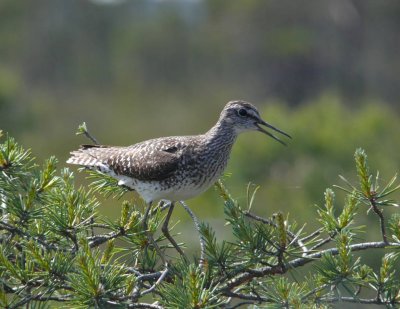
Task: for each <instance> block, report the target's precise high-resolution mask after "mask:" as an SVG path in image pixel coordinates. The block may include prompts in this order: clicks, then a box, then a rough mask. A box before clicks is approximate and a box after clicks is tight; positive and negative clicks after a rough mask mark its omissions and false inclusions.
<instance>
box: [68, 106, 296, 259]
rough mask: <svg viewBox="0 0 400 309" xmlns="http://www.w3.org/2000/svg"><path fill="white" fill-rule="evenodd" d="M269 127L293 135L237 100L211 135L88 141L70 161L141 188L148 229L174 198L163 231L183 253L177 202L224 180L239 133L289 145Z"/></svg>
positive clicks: (136, 188)
mask: <svg viewBox="0 0 400 309" xmlns="http://www.w3.org/2000/svg"><path fill="white" fill-rule="evenodd" d="M266 128H269V129H271V130H273V131H275V132H278V133H280V134H282V135H284V136H286V137H288V138H291V136H290V135H289V134H287V133H285V132H284V131H282V130H280V129H278V128H276V127H274V126H272V125H271V124H269V123H267V122H266V121H264V120H263V119H262V118H261V116H260V113H259V111H258V109H257V108H256V107H255V106H254V105H253V104H251V103H249V102H246V101H243V100H234V101H230V102H228V103H227V104H226V105H225V107H224V108H223V109H222V112H221V114H220V116H219V119H218V121H217V122H216V124H215V125H214V126H213V127H211V129H209V130H208V131H207V132H206V133H203V134H199V135H190V136H170V137H160V138H154V139H149V140H146V141H143V142H139V143H136V144H133V145H131V146H105V145H82V146H81V147H80V149H78V150H75V151H72V152H71V153H70V154H71V156H70V158H69V159H68V160H67V163H69V164H74V165H79V166H83V167H86V168H89V169H92V170H97V171H99V172H101V173H103V174H107V175H109V176H111V177H113V178H115V179H117V180H118V185H120V186H125V187H127V188H129V189H131V190H134V191H136V192H137V193H138V194H139V195H140V196H141V197H142V198H143V199H144V201H145V202H146V204H147V208H146V211H145V214H144V219H143V227H144V229H145V231H146V230H147V217H148V215H149V211H150V209H151V205H152V203H153V202H155V201H158V200H168V201H170V207H169V209H168V213H167V215H166V217H165V220H164V223H163V226H162V228H161V230H162V232H163V234H164V235H165V237H166V238H167V239H168V240H169V241H170V242H171V244H172V245H173V246H174V247H175V248H176V250H177V251H178V252H179V253H180V254H181V255H183V252H182V250H181V249H180V247H179V246H178V245H177V243H176V242H175V240H174V239H173V238H172V237H171V235H170V234H169V230H168V223H169V220H170V218H171V215H172V211H173V208H174V204H175V203H176V202H179V201H185V200H188V199H190V198H193V197H195V196H198V195H200V194H201V193H203V192H204V191H206V190H207V189H208V188H209V187H211V186H212V185H213V184H214V183H215V182H216V181H217V180H218V178H219V177H220V176H221V175H222V173H223V172H224V170H225V168H226V166H227V163H228V160H229V156H230V153H231V150H232V146H233V145H234V143H235V141H236V139H237V137H238V135H239V134H241V133H243V132H246V131H259V132H262V133H264V134H266V135H268V136H270V137H272V138H273V139H275V140H276V141H278V142H280V143H281V144H283V145H286V143H285V142H284V141H283V140H282V139H281V138H278V137H277V136H276V135H275V134H273V133H271V132H269V131H267V130H266ZM151 241H152V242H153V244H155V243H154V240H152V239H151Z"/></svg>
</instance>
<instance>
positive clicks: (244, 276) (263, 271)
mask: <svg viewBox="0 0 400 309" xmlns="http://www.w3.org/2000/svg"><path fill="white" fill-rule="evenodd" d="M387 247H396V248H400V244H399V243H385V242H383V241H382V242H366V243H359V244H354V245H350V246H349V250H351V251H361V250H366V249H372V248H376V249H377V248H387ZM338 253H339V250H338V248H330V249H326V250H322V251H320V252H316V253H312V254H309V255H307V256H305V257H301V258H297V259H294V260H292V261H290V262H289V263H287V267H285V269H282V268H281V267H280V266H279V265H277V266H272V267H271V266H266V267H262V268H257V269H247V270H246V271H244V272H243V273H241V274H239V275H237V276H235V277H234V278H232V279H230V280H229V281H228V282H227V283H226V284H225V285H224V286H222V287H221V288H220V289H219V290H220V291H229V290H231V289H233V288H235V287H237V286H239V285H241V284H243V283H245V282H248V281H250V280H252V279H253V278H257V277H264V276H266V275H273V274H278V273H283V272H286V271H287V270H288V269H292V268H296V267H300V266H303V265H305V264H308V263H310V262H312V261H314V260H315V259H319V258H321V257H322V256H323V255H325V254H332V255H337V254H338Z"/></svg>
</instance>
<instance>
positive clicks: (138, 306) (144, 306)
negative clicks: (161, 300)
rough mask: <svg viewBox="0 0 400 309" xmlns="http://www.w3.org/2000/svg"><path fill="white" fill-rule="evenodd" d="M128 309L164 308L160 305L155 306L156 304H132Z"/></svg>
mask: <svg viewBox="0 0 400 309" xmlns="http://www.w3.org/2000/svg"><path fill="white" fill-rule="evenodd" d="M128 308H149V309H164V308H163V307H161V306H159V305H154V304H146V303H135V304H130V305H129V306H128Z"/></svg>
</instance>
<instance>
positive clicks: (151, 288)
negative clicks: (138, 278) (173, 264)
mask: <svg viewBox="0 0 400 309" xmlns="http://www.w3.org/2000/svg"><path fill="white" fill-rule="evenodd" d="M167 274H168V265H165V269H164V271H163V272H162V273H161V276H160V277H159V278H158V280H157V281H156V282H155V283H154V284H153V285H152V286H151V287H150V288H149V289H147V290H144V291H143V292H141V293H140V294H139V297H142V296H144V295H146V294H149V293H151V292H153V291H154V290H155V288H156V287H157V286H158V285H159V284H160V283H161V282H162V281H163V280H164V278H165V276H166V275H167Z"/></svg>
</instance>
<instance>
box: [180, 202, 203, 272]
mask: <svg viewBox="0 0 400 309" xmlns="http://www.w3.org/2000/svg"><path fill="white" fill-rule="evenodd" d="M180 203H181V205H182V206H183V208H185V210H186V211H187V212H188V214H189V216H190V217H191V218H192V220H193V222H194V225H195V227H196V230H197V234H198V235H199V241H200V261H199V266H200V267H201V268H202V267H203V266H204V262H205V255H206V244H205V240H204V238H203V234H201V232H200V224H199V220H198V219H197V217H196V215H195V214H194V212H193V211H192V210H191V209H190V208H189V206H187V205H186V203H185V202H184V201H180Z"/></svg>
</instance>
